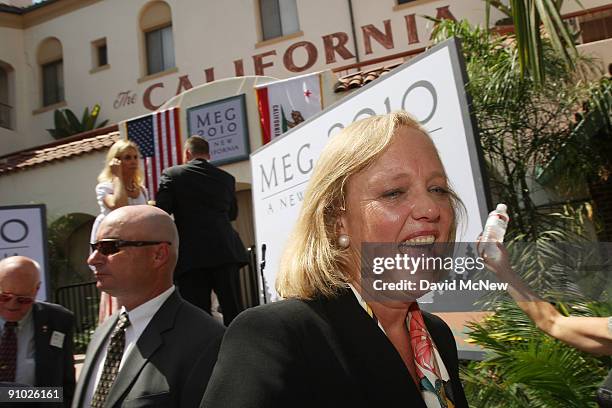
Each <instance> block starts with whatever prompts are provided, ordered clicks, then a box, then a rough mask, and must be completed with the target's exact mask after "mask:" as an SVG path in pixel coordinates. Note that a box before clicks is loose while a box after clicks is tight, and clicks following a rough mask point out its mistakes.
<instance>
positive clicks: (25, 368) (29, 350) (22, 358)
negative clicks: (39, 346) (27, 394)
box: [0, 309, 36, 385]
mask: <svg viewBox="0 0 612 408" xmlns="http://www.w3.org/2000/svg"><path fill="white" fill-rule="evenodd" d="M4 323H5V320H4V319H2V318H0V338H1V337H2V335H3V334H4ZM15 334H16V336H17V369H16V370H15V382H16V383H19V384H28V385H34V382H35V381H36V361H35V360H34V352H35V350H34V318H33V317H32V309H30V311H29V312H28V313H27V314H26V315H25V316H24V317H23V319H21V320H20V321H18V322H17V328H16V332H15Z"/></svg>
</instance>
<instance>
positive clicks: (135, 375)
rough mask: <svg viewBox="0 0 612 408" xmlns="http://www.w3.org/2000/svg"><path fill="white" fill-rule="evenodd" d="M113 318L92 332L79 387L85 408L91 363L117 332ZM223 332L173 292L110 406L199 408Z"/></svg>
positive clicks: (120, 376)
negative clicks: (110, 336)
mask: <svg viewBox="0 0 612 408" xmlns="http://www.w3.org/2000/svg"><path fill="white" fill-rule="evenodd" d="M117 319H118V315H117V314H116V315H114V316H111V317H110V318H108V319H107V321H106V322H104V324H102V325H101V326H100V327H99V328H98V329H97V330H96V332H95V333H94V335H93V337H92V339H91V343H90V344H89V347H88V348H87V356H86V358H85V363H84V364H83V369H82V371H81V375H80V376H79V382H78V383H77V388H76V393H75V396H74V402H73V407H80V406H81V404H82V403H81V399H82V398H83V397H84V394H85V392H86V390H87V384H88V382H89V381H90V377H91V374H92V368H93V362H94V361H95V359H96V357H97V356H98V354H99V353H100V350H101V347H102V346H103V345H104V341H105V340H106V339H107V337H108V336H109V335H110V333H111V332H112V330H113V329H114V327H115V325H116V322H117ZM223 332H224V327H223V326H222V325H221V324H219V323H217V322H216V321H215V320H213V318H212V317H210V316H209V315H208V314H206V313H204V312H203V311H201V310H200V309H198V308H196V307H195V306H193V305H191V304H190V303H188V302H186V301H184V300H183V299H182V298H181V297H180V296H179V294H178V293H177V292H176V291H175V292H174V293H172V295H170V297H169V298H168V299H167V300H166V301H165V302H164V304H163V305H162V306H161V308H160V309H159V310H158V311H157V313H156V314H155V316H153V319H152V320H151V322H150V323H149V325H148V326H147V327H146V328H145V330H144V331H143V332H142V335H141V336H140V338H139V339H138V341H137V342H136V345H135V347H134V348H133V349H132V351H131V353H130V355H129V356H128V357H127V360H126V361H125V362H124V363H123V366H122V369H121V371H120V372H119V374H118V375H117V379H116V380H115V384H114V385H113V387H112V388H111V390H110V391H109V394H108V397H107V399H106V405H105V406H107V407H119V406H121V407H144V406H155V407H196V406H198V403H199V402H200V400H201V399H202V395H203V394H204V390H205V389H206V384H208V379H209V377H210V374H211V372H212V369H213V366H214V365H215V361H216V360H217V353H218V351H219V345H220V343H221V338H222V337H223Z"/></svg>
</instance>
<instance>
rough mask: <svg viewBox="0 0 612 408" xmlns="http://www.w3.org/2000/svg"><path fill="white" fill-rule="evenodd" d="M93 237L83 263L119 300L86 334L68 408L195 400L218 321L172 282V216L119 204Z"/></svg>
mask: <svg viewBox="0 0 612 408" xmlns="http://www.w3.org/2000/svg"><path fill="white" fill-rule="evenodd" d="M96 239H97V241H96V242H95V243H92V250H93V252H92V253H91V255H90V256H89V259H88V263H89V265H91V266H92V267H94V269H95V270H94V273H95V277H96V280H97V286H98V288H100V289H101V290H103V291H105V292H107V293H108V294H110V295H112V296H115V297H116V298H117V301H118V303H119V304H120V305H121V306H122V307H121V309H120V310H119V311H118V313H116V314H115V315H113V316H111V317H109V318H108V319H107V320H106V322H105V323H104V324H102V325H101V326H100V327H99V328H98V329H97V330H96V332H95V333H94V335H93V337H92V340H91V343H90V344H89V347H88V349H87V355H86V358H85V363H84V365H83V369H82V370H81V374H80V376H79V381H78V383H77V388H76V392H75V397H74V402H73V407H117V406H125V407H127V406H139V407H140V406H172V407H192V406H197V405H198V403H199V401H200V399H201V398H202V395H203V394H204V390H205V389H206V385H207V383H208V379H209V377H210V374H211V372H212V368H213V366H214V365H215V362H216V359H217V352H218V349H219V344H220V342H221V338H222V336H223V332H224V328H223V326H222V325H221V324H219V323H217V322H216V321H215V320H214V319H213V318H212V317H211V316H209V315H207V314H206V313H204V312H203V311H201V310H200V309H198V308H196V307H195V306H193V305H191V304H190V303H188V302H186V301H184V300H183V299H182V298H181V297H180V296H179V294H178V293H177V291H176V290H175V288H174V286H173V285H172V272H173V270H174V267H175V266H176V260H177V255H178V243H179V242H178V233H177V231H176V227H175V225H174V223H173V222H172V219H171V218H170V216H168V214H166V213H165V212H164V211H162V210H160V209H158V208H155V207H151V206H146V205H133V206H126V207H121V208H119V209H117V210H115V211H112V212H111V213H110V214H109V215H107V216H106V218H104V221H103V222H102V224H101V225H100V228H99V229H98V233H97V237H96Z"/></svg>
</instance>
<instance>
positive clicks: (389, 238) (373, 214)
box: [338, 127, 454, 272]
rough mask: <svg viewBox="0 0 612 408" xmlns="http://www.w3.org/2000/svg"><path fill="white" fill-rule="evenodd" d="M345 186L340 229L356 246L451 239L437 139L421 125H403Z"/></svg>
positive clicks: (449, 210) (449, 209)
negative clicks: (368, 243) (435, 144)
mask: <svg viewBox="0 0 612 408" xmlns="http://www.w3.org/2000/svg"><path fill="white" fill-rule="evenodd" d="M345 191H346V195H345V207H346V209H345V212H344V213H343V214H342V215H341V216H340V218H339V227H338V230H339V231H338V232H339V233H341V234H347V235H348V236H349V237H350V242H351V247H352V248H360V246H361V243H367V242H371V243H403V242H409V243H411V244H431V243H434V242H446V241H448V240H449V237H450V233H451V229H452V226H453V224H454V215H453V214H454V213H453V208H452V205H451V197H450V193H449V189H448V180H447V178H446V175H445V172H444V167H443V166H442V163H441V162H440V158H439V157H438V154H437V152H436V149H435V147H434V145H433V143H432V142H431V140H430V139H429V137H428V136H426V135H425V134H423V133H422V132H421V131H419V130H417V129H414V128H408V127H401V128H399V129H398V130H397V131H396V133H395V135H394V136H393V140H392V141H391V143H390V145H389V146H388V148H387V149H386V150H385V151H384V152H383V153H382V154H381V155H380V157H378V159H377V160H376V161H375V162H374V163H373V164H372V165H370V166H368V167H366V168H365V169H364V170H362V171H360V172H359V173H357V174H355V175H353V176H351V177H350V178H349V179H348V182H347V185H346V190H345ZM351 272H355V271H351Z"/></svg>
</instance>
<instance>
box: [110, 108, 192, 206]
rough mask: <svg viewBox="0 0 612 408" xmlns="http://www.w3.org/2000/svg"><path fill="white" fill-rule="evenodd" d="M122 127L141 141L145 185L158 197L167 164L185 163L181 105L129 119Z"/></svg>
mask: <svg viewBox="0 0 612 408" xmlns="http://www.w3.org/2000/svg"><path fill="white" fill-rule="evenodd" d="M122 130H124V131H125V132H127V138H128V139H129V140H131V141H133V142H134V143H136V144H137V145H138V149H139V150H140V154H141V155H142V157H143V159H144V174H145V185H146V187H147V190H149V195H150V197H149V199H151V200H155V194H156V193H157V187H158V186H159V178H160V176H161V173H162V171H163V170H164V169H165V168H166V167H170V166H174V165H176V164H181V163H182V155H181V132H180V129H179V108H178V107H176V108H171V109H168V110H165V111H161V112H154V113H152V114H150V115H146V116H141V117H138V118H135V119H131V120H128V121H126V122H125V126H122Z"/></svg>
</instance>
